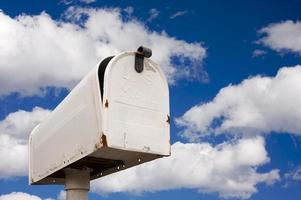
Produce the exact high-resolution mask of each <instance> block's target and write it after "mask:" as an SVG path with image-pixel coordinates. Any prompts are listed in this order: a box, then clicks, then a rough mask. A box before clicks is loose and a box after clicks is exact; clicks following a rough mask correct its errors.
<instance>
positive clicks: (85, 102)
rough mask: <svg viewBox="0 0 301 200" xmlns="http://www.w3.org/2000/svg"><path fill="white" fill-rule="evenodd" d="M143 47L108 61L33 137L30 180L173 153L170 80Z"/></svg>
mask: <svg viewBox="0 0 301 200" xmlns="http://www.w3.org/2000/svg"><path fill="white" fill-rule="evenodd" d="M150 56H151V50H149V49H147V48H145V47H140V48H139V49H138V51H137V52H126V53H122V54H119V55H117V56H114V57H113V56H112V57H108V58H106V59H104V60H103V61H102V62H101V63H100V64H99V66H97V67H95V68H94V69H93V70H92V71H91V72H90V73H89V74H88V75H87V76H86V77H84V79H83V80H82V81H81V82H80V83H79V84H78V85H77V86H76V87H75V88H74V89H73V90H72V91H71V92H70V94H69V95H68V96H67V97H66V98H65V99H64V100H63V101H62V102H61V103H60V104H59V105H58V106H57V108H55V110H53V111H52V113H51V114H50V115H49V116H48V118H47V119H46V120H45V121H43V122H42V123H40V124H39V125H38V126H36V127H35V128H34V130H33V131H32V133H31V135H30V140H29V148H30V159H29V160H30V161H29V183H30V184H64V182H65V173H64V169H66V168H74V169H83V168H88V169H89V170H90V179H91V180H92V179H95V178H98V177H102V176H105V175H108V174H111V173H114V172H117V171H120V170H124V169H126V168H129V167H132V166H135V165H139V164H141V163H144V162H148V161H151V160H154V159H156V158H160V157H162V156H169V155H170V141H169V140H170V134H169V129H170V125H169V123H170V117H169V93H168V84H167V81H166V79H165V77H164V74H163V72H162V70H161V69H160V67H159V66H158V65H157V64H156V63H154V62H153V61H152V60H151V59H149V57H150Z"/></svg>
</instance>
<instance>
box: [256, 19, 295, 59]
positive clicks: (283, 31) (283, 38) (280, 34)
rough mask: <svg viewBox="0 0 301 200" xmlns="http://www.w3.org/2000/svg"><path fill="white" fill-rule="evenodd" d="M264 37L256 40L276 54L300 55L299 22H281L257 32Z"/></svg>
mask: <svg viewBox="0 0 301 200" xmlns="http://www.w3.org/2000/svg"><path fill="white" fill-rule="evenodd" d="M259 33H260V34H264V36H263V37H262V38H261V39H259V40H258V43H261V44H263V45H265V46H267V47H270V48H271V49H273V50H276V51H278V52H293V53H298V54H301V22H300V21H296V22H294V21H291V20H287V21H283V22H279V23H273V24H269V25H268V26H267V27H264V28H262V29H261V30H260V31H259Z"/></svg>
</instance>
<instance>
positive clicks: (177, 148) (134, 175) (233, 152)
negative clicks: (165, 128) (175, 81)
mask: <svg viewBox="0 0 301 200" xmlns="http://www.w3.org/2000/svg"><path fill="white" fill-rule="evenodd" d="M49 112H50V111H49V110H44V109H41V108H35V109H33V111H32V112H27V111H22V110H20V111H17V112H15V113H11V114H9V115H8V116H7V117H6V118H5V119H4V120H2V121H1V122H0V137H1V138H0V141H1V142H0V160H1V163H0V178H8V177H13V176H25V175H26V174H27V163H28V162H27V159H28V152H27V149H28V147H27V141H28V139H27V138H28V135H29V133H30V130H31V129H32V128H33V127H34V126H35V125H36V124H37V123H39V122H40V121H41V120H42V119H44V118H45V117H46V116H47V115H48V114H49ZM264 145H265V144H264V140H263V138H261V137H255V138H243V139H240V140H237V141H228V142H225V143H223V144H220V145H217V146H213V145H211V144H209V143H187V144H183V143H180V142H177V143H175V144H173V145H172V156H171V157H169V158H162V159H159V160H156V161H153V162H150V163H146V164H144V165H141V166H138V167H135V168H131V169H128V170H126V171H123V172H120V173H117V174H115V175H110V176H107V177H104V178H102V179H100V180H98V181H96V182H94V183H93V185H92V191H94V192H96V193H100V194H104V193H111V192H131V193H141V192H147V191H151V192H152V191H161V190H170V189H178V188H191V189H197V190H199V191H200V192H204V193H209V192H217V193H218V194H219V195H220V196H222V197H225V198H226V197H239V198H248V197H250V196H251V195H252V194H253V193H255V192H256V191H257V189H256V185H257V184H259V183H266V184H272V183H273V182H275V181H277V180H278V179H279V172H278V170H271V171H269V172H267V173H258V172H257V167H259V166H261V165H263V164H265V163H267V162H269V157H268V155H267V152H266V150H265V146H264ZM187 163H189V165H188V164H187ZM64 197H65V192H64V191H61V192H60V194H59V195H58V199H64ZM0 200H1V199H0Z"/></svg>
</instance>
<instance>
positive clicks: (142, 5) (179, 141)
mask: <svg viewBox="0 0 301 200" xmlns="http://www.w3.org/2000/svg"><path fill="white" fill-rule="evenodd" d="M300 6H301V2H300V1H297V0H294V1H286V2H274V1H273V2H272V1H270V2H268V1H266V2H265V3H262V2H252V3H248V4H247V3H245V2H240V1H233V2H232V4H230V3H228V4H226V3H223V2H217V1H210V3H209V2H207V1H204V2H201V3H195V2H182V3H177V4H175V3H170V2H168V1H166V2H160V1H158V2H153V4H150V3H146V2H133V1H129V2H123V3H120V2H117V1H116V2H114V1H113V2H112V1H110V2H109V1H108V2H107V1H93V0H81V1H79V0H64V1H57V2H50V1H49V2H47V1H46V2H45V3H41V2H39V1H36V0H32V1H29V2H26V3H24V2H18V1H2V2H1V3H0V9H1V11H0V86H1V87H0V105H1V106H0V200H8V199H10V200H11V199H12V200H15V199H24V200H40V199H48V200H49V199H58V200H62V199H64V198H65V194H64V192H63V187H62V186H28V183H27V170H28V168H27V162H28V159H27V157H28V151H27V143H28V142H27V140H28V136H29V134H30V131H31V129H32V128H33V127H34V126H35V125H36V124H38V123H39V122H40V121H41V120H43V119H44V118H45V117H46V116H47V115H48V114H49V113H50V112H51V110H53V109H54V108H55V107H56V106H57V105H58V104H59V102H60V101H61V100H62V99H63V98H64V97H65V96H66V95H67V94H68V92H69V91H70V90H71V89H72V88H73V87H74V86H75V85H76V84H77V83H78V82H79V81H80V80H81V78H82V77H83V76H84V75H85V74H87V73H88V72H89V70H90V69H92V68H93V67H94V66H95V65H96V64H97V63H98V62H99V61H101V59H103V58H105V57H107V56H111V55H116V54H117V53H120V52H122V51H128V50H135V49H136V48H137V47H138V46H140V45H145V46H147V47H150V48H151V49H152V50H153V57H152V59H153V60H155V61H156V62H157V63H159V64H160V65H161V67H162V69H163V71H164V72H165V74H166V76H167V78H168V82H169V85H170V94H171V115H172V127H171V129H172V131H171V134H172V135H171V139H172V156H171V157H168V158H162V159H159V160H156V161H154V162H150V163H146V164H143V165H141V166H138V167H135V168H131V169H129V170H126V171H123V172H120V173H116V174H114V175H110V176H106V177H104V178H103V179H99V180H96V181H93V182H92V184H91V194H90V199H100V198H105V199H108V200H110V199H116V198H118V199H163V198H164V199H165V198H173V199H183V198H187V199H200V198H204V199H232V198H235V199H283V198H289V199H298V196H300V195H301V191H300V186H301V182H300V181H301V149H300V148H301V138H300V136H301V123H300V121H301V57H300V56H301V19H300V16H299V12H298V7H300ZM299 64H300V65H299Z"/></svg>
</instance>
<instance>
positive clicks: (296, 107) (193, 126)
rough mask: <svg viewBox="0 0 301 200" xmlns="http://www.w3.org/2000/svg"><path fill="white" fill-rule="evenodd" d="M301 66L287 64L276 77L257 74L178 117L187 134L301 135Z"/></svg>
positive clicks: (195, 138)
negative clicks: (282, 133)
mask: <svg viewBox="0 0 301 200" xmlns="http://www.w3.org/2000/svg"><path fill="white" fill-rule="evenodd" d="M300 121H301V66H299V65H298V66H295V67H283V68H281V69H279V71H278V72H277V75H276V76H275V77H264V76H255V77H252V78H248V79H245V80H244V81H243V82H242V83H240V84H238V85H230V86H227V87H225V88H222V89H221V90H220V91H219V93H218V94H217V95H216V97H215V98H214V99H213V100H212V101H210V102H208V103H203V104H200V105H196V106H194V107H192V108H191V109H190V110H188V111H187V112H186V113H185V114H184V115H183V116H182V117H180V118H178V119H177V120H176V122H177V124H178V125H179V126H183V127H185V130H184V131H183V135H184V136H185V137H187V138H189V139H191V140H197V139H199V138H200V137H202V136H205V135H208V134H212V133H213V134H220V133H232V134H247V135H252V134H261V133H269V132H272V131H274V132H289V133H293V134H297V135H301V123H300Z"/></svg>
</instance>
